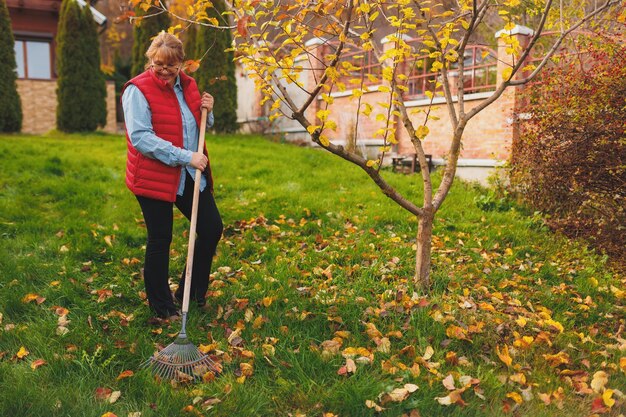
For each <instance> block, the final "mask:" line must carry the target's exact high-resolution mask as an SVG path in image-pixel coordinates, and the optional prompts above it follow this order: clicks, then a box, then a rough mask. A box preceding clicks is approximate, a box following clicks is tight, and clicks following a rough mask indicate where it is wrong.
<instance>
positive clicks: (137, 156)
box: [124, 70, 213, 202]
mask: <svg viewBox="0 0 626 417" xmlns="http://www.w3.org/2000/svg"><path fill="white" fill-rule="evenodd" d="M180 83H181V86H182V88H183V95H184V96H185V101H186V102H187V106H188V107H189V109H190V110H191V112H192V113H193V116H194V118H195V119H196V123H197V124H198V126H200V103H201V101H200V92H199V90H198V86H197V84H196V81H195V80H194V79H193V78H191V77H190V76H188V75H186V74H185V73H183V72H182V71H181V72H180ZM129 84H134V85H135V86H136V87H137V88H138V89H139V90H140V91H141V92H142V94H143V95H144V97H145V98H146V100H147V101H148V105H149V106H150V110H151V112H152V128H153V130H154V133H155V134H156V135H157V136H158V137H160V138H161V139H164V140H167V141H169V142H171V143H172V144H173V145H174V146H177V147H179V148H182V147H183V120H182V116H181V113H180V107H179V104H178V99H177V98H176V93H175V92H174V89H173V88H172V87H170V86H169V85H168V84H167V83H166V82H164V81H162V80H159V79H158V78H157V77H156V76H155V75H154V73H153V72H152V71H151V70H147V71H145V72H143V73H141V74H139V75H138V76H136V77H135V78H133V79H132V80H130V81H128V82H127V83H126V85H124V89H125V88H126V87H127V86H128V85H129ZM126 143H127V145H128V152H127V159H126V185H127V186H128V188H129V189H130V190H131V191H132V192H133V193H134V194H135V195H138V196H142V197H149V198H154V199H157V200H163V201H168V202H174V201H176V191H178V184H179V182H180V174H181V167H180V166H176V167H171V166H169V165H166V164H164V163H162V162H160V161H158V160H156V159H152V158H148V157H147V156H144V155H143V154H142V153H141V152H139V151H138V150H137V149H135V147H134V146H133V145H132V142H131V141H130V137H129V136H128V132H126ZM204 154H205V155H207V156H208V154H207V150H206V146H205V147H204ZM205 174H206V177H207V182H208V186H209V187H210V190H211V191H213V180H212V177H211V168H210V164H207V168H206V170H205Z"/></svg>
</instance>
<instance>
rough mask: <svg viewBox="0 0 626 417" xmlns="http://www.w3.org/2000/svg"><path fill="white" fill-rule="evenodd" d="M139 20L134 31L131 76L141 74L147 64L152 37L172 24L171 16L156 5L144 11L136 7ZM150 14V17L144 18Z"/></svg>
mask: <svg viewBox="0 0 626 417" xmlns="http://www.w3.org/2000/svg"><path fill="white" fill-rule="evenodd" d="M135 15H136V16H137V17H138V18H139V19H138V20H137V23H136V26H135V29H134V31H133V36H134V41H133V50H132V66H131V70H130V74H131V77H134V76H136V75H138V74H141V73H142V72H144V70H145V66H146V55H145V54H146V51H147V50H148V47H149V46H150V43H152V38H154V37H155V36H156V35H158V34H159V32H161V31H162V30H167V28H168V27H169V26H170V18H169V15H168V14H167V13H159V9H156V8H154V7H151V8H149V9H148V10H147V11H143V10H142V9H141V8H139V7H137V8H135ZM146 15H149V16H150V17H148V18H145V19H144V18H143V17H144V16H146Z"/></svg>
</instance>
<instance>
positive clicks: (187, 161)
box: [122, 32, 223, 320]
mask: <svg viewBox="0 0 626 417" xmlns="http://www.w3.org/2000/svg"><path fill="white" fill-rule="evenodd" d="M184 56H185V53H184V50H183V44H182V42H181V41H180V40H179V39H178V38H176V37H175V36H173V35H171V34H168V33H165V32H161V33H160V34H159V35H158V36H157V37H156V38H154V40H153V41H152V44H151V45H150V47H149V48H148V50H147V52H146V57H147V58H148V63H147V65H146V71H144V72H143V73H141V74H139V75H138V76H136V77H135V78H133V79H132V80H130V81H129V82H128V83H126V85H125V86H124V89H123V94H122V106H123V108H124V119H125V122H126V139H127V144H128V153H127V163H126V185H127V186H128V188H129V189H130V190H131V191H132V192H133V193H134V194H135V196H136V197H137V201H138V202H139V205H140V206H141V211H142V212H143V217H144V220H145V224H146V228H147V232H148V241H147V245H146V255H145V264H144V284H145V287H146V295H147V297H148V303H149V305H150V308H151V309H152V310H153V311H154V312H155V313H156V315H157V316H158V317H159V318H162V319H170V320H174V319H177V318H178V317H179V313H178V309H177V308H176V306H175V304H174V299H173V297H172V293H171V292H170V287H169V284H168V270H169V251H170V243H171V241H172V223H173V206H174V205H176V207H177V208H178V209H179V210H180V211H181V212H182V213H183V214H184V215H185V217H187V218H188V219H190V218H191V206H192V200H193V189H194V175H195V170H196V169H199V170H201V171H202V173H203V175H202V176H201V184H200V199H199V204H198V223H197V228H196V232H197V240H196V246H195V252H194V259H193V271H192V272H193V274H192V279H191V296H190V297H191V301H192V302H193V301H195V302H196V303H197V304H198V305H199V306H201V307H203V306H204V305H205V304H206V301H205V295H206V291H207V288H208V284H209V279H208V276H209V274H210V271H211V263H212V260H213V255H215V249H216V247H217V243H218V241H219V240H220V237H221V235H222V229H223V225H222V219H221V217H220V214H219V211H218V209H217V207H216V205H215V200H214V198H213V194H212V193H213V179H212V177H211V168H210V165H209V160H208V156H207V155H208V154H207V151H206V148H205V149H203V150H201V151H200V152H197V147H198V135H199V128H198V125H199V124H200V118H201V117H200V115H201V108H202V107H204V108H206V109H207V111H208V112H209V116H208V117H207V124H208V125H209V126H212V125H213V113H212V109H213V101H214V100H213V97H212V96H211V95H210V94H209V93H206V92H205V93H203V94H202V96H201V95H200V92H199V90H198V86H197V84H196V82H195V80H194V79H193V78H191V77H189V76H188V75H187V74H185V73H184V72H183V71H181V66H182V63H183V59H184ZM184 279H185V271H183V273H182V276H181V280H180V283H179V287H178V290H177V291H176V293H175V294H174V296H175V298H176V299H177V300H178V302H181V301H182V294H183V288H184Z"/></svg>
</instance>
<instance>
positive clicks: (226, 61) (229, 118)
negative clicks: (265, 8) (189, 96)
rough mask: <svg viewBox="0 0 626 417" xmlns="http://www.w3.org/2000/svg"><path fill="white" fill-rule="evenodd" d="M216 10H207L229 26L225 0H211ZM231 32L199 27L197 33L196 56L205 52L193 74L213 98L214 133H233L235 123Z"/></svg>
mask: <svg viewBox="0 0 626 417" xmlns="http://www.w3.org/2000/svg"><path fill="white" fill-rule="evenodd" d="M213 5H214V7H215V9H213V8H210V9H207V14H208V15H209V17H213V18H216V19H217V20H218V21H219V22H221V23H220V24H221V25H222V26H224V25H228V18H227V16H226V17H225V16H223V15H222V14H221V13H222V12H223V11H224V9H225V7H224V2H223V1H222V0H217V1H214V2H213ZM231 47H232V35H231V33H230V31H229V30H219V29H213V28H209V27H204V26H202V27H199V28H198V31H197V34H196V50H195V52H196V54H197V55H198V58H199V57H201V56H202V55H204V54H205V53H206V55H205V56H204V58H203V59H202V61H201V63H200V68H199V69H198V71H197V72H196V73H194V74H193V75H194V77H195V79H196V81H197V82H198V87H199V88H200V91H207V92H209V93H210V94H211V95H213V97H215V107H214V109H213V115H214V116H215V124H214V125H213V128H214V129H215V131H216V132H221V133H230V132H235V131H236V130H237V129H238V128H239V126H238V124H237V81H236V80H235V61H234V54H233V52H232V51H229V52H226V49H228V48H231Z"/></svg>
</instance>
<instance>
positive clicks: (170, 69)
mask: <svg viewBox="0 0 626 417" xmlns="http://www.w3.org/2000/svg"><path fill="white" fill-rule="evenodd" d="M150 66H151V67H152V69H154V70H155V71H159V72H161V71H163V70H166V71H167V72H176V71H178V70H179V69H180V67H181V64H176V65H163V64H150Z"/></svg>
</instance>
